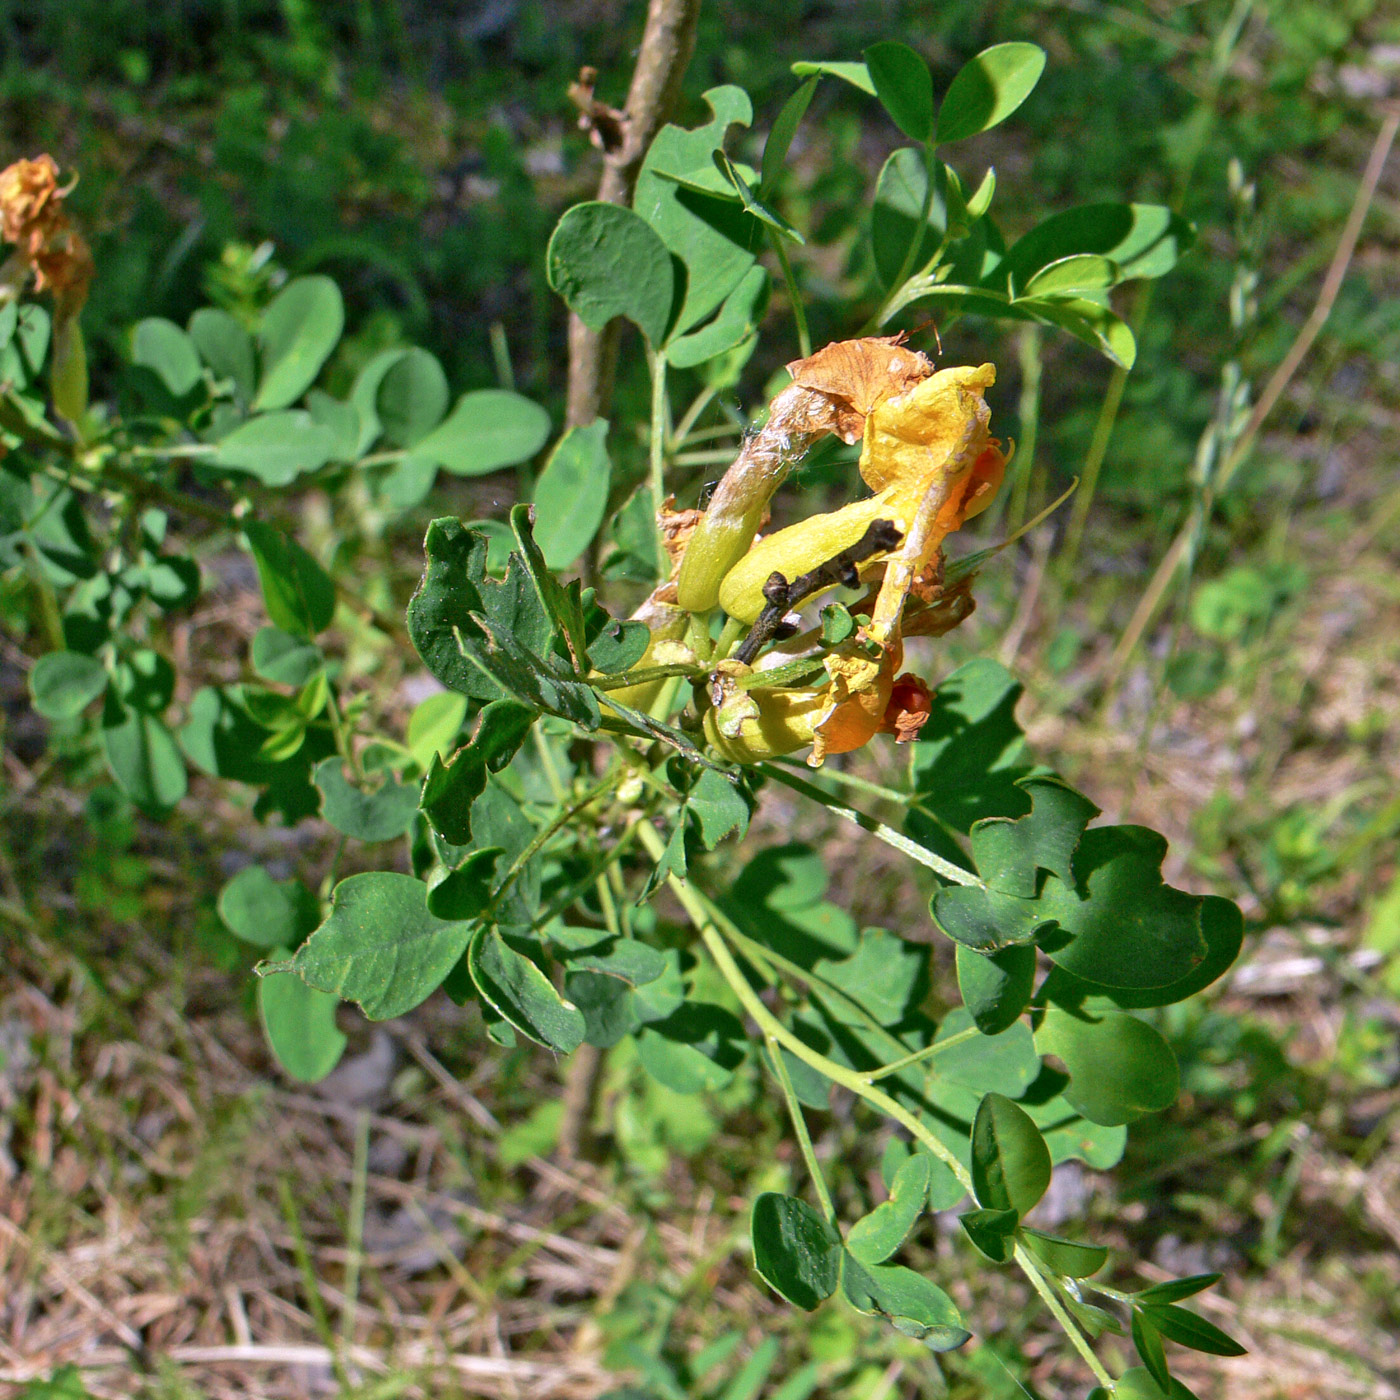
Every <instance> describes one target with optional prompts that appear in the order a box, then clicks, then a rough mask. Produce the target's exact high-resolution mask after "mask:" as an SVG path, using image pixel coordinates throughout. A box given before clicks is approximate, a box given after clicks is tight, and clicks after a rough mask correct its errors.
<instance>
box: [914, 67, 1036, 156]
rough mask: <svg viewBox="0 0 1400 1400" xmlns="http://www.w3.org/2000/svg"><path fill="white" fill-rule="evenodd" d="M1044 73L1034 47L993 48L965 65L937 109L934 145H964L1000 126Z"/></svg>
mask: <svg viewBox="0 0 1400 1400" xmlns="http://www.w3.org/2000/svg"><path fill="white" fill-rule="evenodd" d="M1044 71H1045V50H1044V49H1042V48H1040V47H1039V46H1038V45H1036V44H1021V43H1012V44H994V45H993V46H992V47H991V48H989V49H983V50H982V52H981V53H979V54H978V55H977V57H976V58H974V59H972V60H971V61H970V62H968V63H965V64H964V65H963V66H962V67H961V68H960V69H959V70H958V72H957V74H956V76H955V77H954V78H953V81H952V82H951V83H950V84H949V85H948V91H947V92H946V93H945V94H944V95H943V105H942V106H941V107H939V109H938V142H939V144H940V145H941V144H943V143H944V142H945V141H964V140H966V139H967V138H968V137H969V136H976V135H977V134H978V132H981V131H987V130H988V129H990V128H991V127H994V126H996V125H997V124H998V123H999V122H1004V121H1005V120H1006V119H1007V117H1009V116H1010V115H1011V114H1012V112H1014V111H1015V110H1016V109H1017V108H1018V107H1019V106H1020V105H1021V103H1023V102H1024V101H1025V100H1026V98H1028V97H1029V96H1030V95H1031V91H1032V90H1033V89H1034V87H1035V85H1036V83H1038V82H1039V81H1040V75H1041V73H1043V72H1044Z"/></svg>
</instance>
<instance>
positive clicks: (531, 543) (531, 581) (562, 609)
mask: <svg viewBox="0 0 1400 1400" xmlns="http://www.w3.org/2000/svg"><path fill="white" fill-rule="evenodd" d="M534 523H535V508H534V506H527V505H525V504H524V503H523V502H520V503H517V504H516V505H513V506H512V507H511V508H510V528H511V532H512V533H513V534H514V536H515V543H516V547H517V552H516V553H515V554H514V555H512V556H511V562H512V564H515V563H518V564H519V565H521V566H523V567H524V570H525V574H526V580H525V582H528V585H529V586H530V587H531V588H533V589H534V591H535V596H536V598H538V599H539V604H540V610H541V613H542V614H543V616H544V617H545V618H546V619H547V621H548V623H549V625H550V630H551V632H552V633H555V634H557V635H558V636H560V637H561V638H562V639H563V641H564V644H565V646H566V647H567V649H568V653H569V660H570V662H571V663H572V665H571V669H572V670H573V672H574V674H575V675H577V676H582V675H583V674H584V673H585V672H586V671H587V670H588V627H587V624H586V623H585V621H584V616H583V598H582V588H581V585H579V584H578V583H576V582H575V583H571V584H569V585H568V586H564V585H562V584H560V582H559V580H558V579H557V578H555V576H554V573H553V571H552V570H551V569H550V567H549V565H548V564H547V563H546V562H545V557H544V554H543V553H542V552H541V550H540V547H539V545H538V544H537V543H536V542H535V531H534ZM547 654H548V653H547Z"/></svg>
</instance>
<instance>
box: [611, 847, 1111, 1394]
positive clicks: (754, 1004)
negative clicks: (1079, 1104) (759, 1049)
mask: <svg viewBox="0 0 1400 1400" xmlns="http://www.w3.org/2000/svg"><path fill="white" fill-rule="evenodd" d="M638 833H639V835H640V837H641V841H642V844H643V845H644V846H645V847H646V849H647V854H648V855H650V856H651V858H652V859H653V860H660V859H661V857H662V855H664V854H665V849H666V847H665V843H664V842H663V841H662V840H661V837H660V835H659V834H658V833H657V831H656V829H655V827H653V826H652V825H651V824H650V823H649V822H642V823H641V824H640V825H639V826H638ZM666 883H667V885H668V886H669V887H670V890H671V892H672V894H674V895H675V897H676V899H677V900H678V901H679V902H680V905H681V907H682V908H683V909H684V910H685V912H686V914H687V915H688V916H689V917H690V920H691V922H692V923H693V924H694V925H695V927H696V928H697V929H698V930H699V933H700V940H701V942H702V943H704V945H705V950H706V951H707V952H708V953H709V955H710V958H711V960H712V961H713V962H714V964H715V968H716V970H717V971H718V972H719V974H720V976H721V977H723V978H724V980H725V982H726V983H727V984H728V985H729V989H730V991H731V992H733V993H734V996H735V997H736V998H737V1000H738V1002H739V1004H740V1005H741V1006H742V1007H743V1008H744V1010H745V1011H746V1012H747V1013H748V1015H749V1016H750V1017H751V1018H752V1019H753V1021H754V1022H755V1023H756V1024H757V1026H758V1028H759V1030H760V1031H761V1032H762V1034H763V1038H764V1041H765V1043H766V1044H767V1046H768V1049H769V1053H770V1055H773V1054H774V1051H775V1049H776V1047H778V1046H781V1047H782V1048H783V1049H785V1050H787V1051H788V1052H789V1053H790V1054H791V1055H792V1056H793V1057H794V1058H795V1059H797V1060H800V1061H801V1062H802V1063H803V1064H806V1065H809V1066H810V1067H811V1068H812V1069H814V1070H816V1071H817V1073H818V1074H821V1075H823V1076H825V1077H826V1078H827V1079H830V1080H831V1081H832V1082H833V1083H834V1084H839V1085H841V1086H842V1087H843V1088H845V1089H849V1090H850V1091H851V1093H853V1094H854V1095H855V1096H856V1097H857V1098H859V1099H863V1100H864V1101H865V1102H866V1103H868V1104H869V1105H870V1106H871V1107H872V1108H875V1109H878V1110H879V1111H880V1112H881V1113H883V1114H885V1116H886V1117H888V1118H892V1119H893V1120H894V1121H895V1122H896V1123H898V1124H899V1125H900V1126H901V1127H903V1128H906V1129H907V1130H908V1131H909V1132H910V1133H911V1134H912V1135H913V1136H914V1138H915V1139H917V1141H918V1142H919V1143H920V1144H921V1145H922V1146H923V1147H924V1148H926V1149H927V1150H928V1151H929V1152H930V1153H931V1154H932V1155H933V1156H935V1157H937V1158H938V1160H939V1161H940V1162H942V1163H943V1164H944V1165H945V1166H946V1167H947V1168H948V1169H949V1171H951V1172H952V1173H953V1175H954V1176H955V1177H956V1178H957V1179H958V1181H959V1182H960V1183H961V1185H962V1187H963V1189H964V1190H966V1191H968V1192H969V1193H970V1192H971V1191H972V1175H971V1173H970V1172H969V1171H968V1170H967V1168H966V1167H965V1166H963V1164H962V1162H961V1161H960V1160H959V1159H958V1157H957V1155H956V1154H955V1153H953V1152H952V1151H951V1150H950V1149H949V1148H948V1147H947V1146H945V1145H944V1143H942V1142H941V1141H940V1140H939V1139H938V1138H937V1137H935V1136H934V1134H933V1133H932V1132H931V1131H930V1129H929V1128H927V1127H926V1126H925V1125H924V1123H922V1122H921V1121H920V1120H919V1118H918V1117H917V1116H916V1115H914V1114H913V1113H911V1112H909V1110H908V1109H906V1108H905V1107H904V1106H903V1105H902V1104H900V1103H898V1102H897V1101H896V1100H895V1099H892V1098H891V1097H890V1096H889V1095H888V1094H886V1093H884V1092H883V1091H882V1090H880V1089H877V1088H875V1087H874V1085H872V1084H871V1083H869V1082H868V1077H867V1076H866V1075H863V1074H861V1073H860V1072H859V1071H858V1070H853V1069H848V1068H847V1067H846V1066H845V1065H841V1064H838V1063H837V1062H836V1061H835V1060H830V1059H828V1058H827V1057H826V1056H825V1055H823V1054H821V1053H820V1052H819V1051H816V1050H813V1049H812V1047H811V1046H810V1045H808V1044H806V1042H804V1041H802V1040H800V1039H799V1038H798V1037H797V1036H796V1035H794V1034H793V1033H792V1032H791V1031H790V1030H788V1028H787V1027H786V1026H785V1025H783V1023H782V1022H781V1021H780V1020H778V1018H777V1017H776V1016H775V1015H774V1014H773V1013H772V1012H771V1011H770V1010H769V1009H768V1007H767V1006H765V1005H764V1003H763V1000H762V999H761V998H760V997H759V995H758V993H757V992H755V991H754V989H753V987H752V986H751V985H750V984H749V980H748V978H747V977H745V976H744V971H743V969H742V968H741V967H740V966H739V964H738V963H737V962H736V961H735V959H734V955H733V953H732V952H731V951H730V949H729V945H728V944H727V943H726V942H725V939H724V935H723V934H722V933H721V932H720V924H719V920H718V919H716V917H715V914H716V913H717V912H718V911H716V910H714V908H713V906H712V904H711V902H710V901H709V900H708V899H707V898H706V896H705V895H703V894H702V893H701V892H700V891H699V890H697V889H696V888H695V887H694V886H693V885H691V884H690V883H689V881H687V880H682V879H680V878H679V877H678V876H676V875H668V876H667V877H666ZM945 1043H949V1042H945ZM774 1058H775V1059H777V1057H776V1055H775V1056H774ZM804 1155H805V1152H804ZM809 1165H810V1159H809ZM823 1204H824V1205H825V1204H826V1198H825V1195H824V1196H823ZM1015 1259H1016V1263H1017V1264H1018V1265H1019V1266H1020V1268H1021V1270H1022V1271H1023V1272H1024V1273H1025V1275H1026V1277H1027V1278H1028V1279H1029V1280H1030V1283H1031V1286H1032V1287H1033V1288H1034V1289H1035V1291H1036V1292H1037V1293H1039V1294H1040V1296H1041V1299H1042V1300H1043V1301H1044V1303H1045V1305H1046V1307H1047V1308H1049V1310H1050V1313H1051V1315H1052V1316H1053V1317H1054V1318H1055V1320H1056V1321H1057V1322H1058V1323H1059V1324H1060V1326H1061V1327H1062V1328H1063V1329H1064V1332H1065V1335H1066V1336H1067V1337H1068V1338H1069V1340H1070V1344H1071V1345H1072V1346H1073V1347H1074V1349H1075V1350H1076V1351H1077V1352H1078V1353H1079V1354H1080V1356H1081V1357H1083V1359H1084V1364H1085V1365H1086V1366H1088V1368H1089V1370H1090V1371H1091V1372H1092V1373H1093V1375H1094V1378H1095V1379H1096V1380H1097V1381H1098V1382H1099V1384H1100V1385H1102V1386H1104V1387H1105V1388H1106V1389H1107V1390H1109V1391H1110V1392H1112V1390H1113V1388H1114V1383H1113V1377H1112V1376H1110V1375H1109V1373H1108V1372H1107V1371H1106V1370H1105V1369H1104V1366H1103V1363H1102V1362H1101V1361H1100V1360H1099V1359H1098V1357H1097V1356H1095V1355H1094V1351H1093V1348H1092V1347H1091V1346H1090V1345H1089V1343H1088V1341H1087V1339H1086V1338H1085V1337H1084V1334H1083V1333H1082V1332H1081V1331H1080V1330H1079V1326H1078V1324H1077V1323H1076V1322H1075V1320H1074V1318H1073V1317H1071V1316H1070V1314H1069V1312H1068V1311H1067V1310H1066V1309H1065V1307H1064V1305H1063V1303H1061V1302H1060V1300H1059V1298H1058V1297H1056V1295H1055V1292H1054V1290H1053V1289H1052V1288H1051V1287H1050V1285H1049V1284H1048V1283H1047V1282H1046V1280H1045V1277H1044V1275H1043V1274H1042V1273H1041V1272H1040V1269H1039V1267H1038V1266H1037V1264H1036V1262H1035V1260H1034V1259H1033V1258H1032V1257H1031V1255H1030V1254H1029V1252H1028V1251H1027V1250H1026V1249H1025V1247H1024V1246H1022V1245H1019V1244H1018V1245H1017V1246H1016V1249H1015Z"/></svg>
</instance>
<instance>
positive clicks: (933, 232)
mask: <svg viewBox="0 0 1400 1400" xmlns="http://www.w3.org/2000/svg"><path fill="white" fill-rule="evenodd" d="M927 191H928V166H927V163H926V161H925V156H924V152H923V151H921V150H920V149H919V148H918V147H917V146H901V147H900V148H899V150H897V151H895V152H894V153H893V154H892V155H891V156H890V157H889V159H888V160H887V161H886V162H885V163H884V165H883V166H882V167H881V170H880V175H879V178H878V179H877V180H876V182H875V201H874V204H873V206H872V208H871V211H870V244H871V249H872V251H873V252H874V254H875V270H876V272H877V273H878V274H879V277H880V282H881V284H882V285H883V286H886V287H889V286H891V285H892V284H893V282H894V279H895V278H896V277H897V276H898V275H899V272H900V269H901V268H902V267H903V266H904V258H905V255H906V254H907V253H908V251H909V245H910V244H911V243H913V242H914V240H915V238H918V240H919V251H918V252H917V253H916V254H915V256H914V260H913V263H912V264H911V266H912V267H913V268H915V269H917V268H920V267H922V266H923V265H924V264H925V263H927V262H928V260H929V259H930V258H931V257H932V256H933V254H934V251H935V250H936V248H937V246H938V243H939V241H940V239H941V238H942V237H943V233H944V230H945V229H946V228H947V213H946V210H945V207H944V203H943V199H942V196H941V193H940V192H939V190H938V189H937V187H935V189H934V196H933V198H932V199H931V200H930V201H929V207H928V212H927V214H925V213H924V199H925V197H926V194H927Z"/></svg>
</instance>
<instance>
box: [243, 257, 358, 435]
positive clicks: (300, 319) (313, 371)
mask: <svg viewBox="0 0 1400 1400" xmlns="http://www.w3.org/2000/svg"><path fill="white" fill-rule="evenodd" d="M344 328H345V303H344V302H343V300H342V299H341V295H340V288H339V287H337V286H336V285H335V283H334V282H332V281H331V279H330V278H329V277H322V276H315V277H297V278H294V279H293V280H292V281H290V282H288V283H287V285H286V286H285V287H283V288H282V290H281V291H280V292H278V294H277V295H276V296H275V297H274V298H273V300H272V303H271V305H270V306H269V307H268V308H267V310H266V311H265V312H264V313H263V319H262V324H261V326H259V327H258V348H259V350H260V352H261V361H262V377H261V379H260V380H259V382H258V392H257V395H256V397H255V398H254V399H253V408H254V409H258V410H261V409H270V408H286V407H287V406H288V405H289V404H293V403H295V402H296V401H297V400H298V399H299V398H300V397H301V396H302V395H303V394H304V393H305V392H306V391H307V390H308V389H309V388H310V387H311V385H312V384H313V383H314V382H315V379H316V376H317V375H318V374H319V373H320V372H321V366H322V365H323V364H325V362H326V361H327V360H328V359H329V358H330V354H331V351H332V350H334V349H335V346H336V342H337V341H338V340H339V339H340V333H341V331H342V330H343V329H344Z"/></svg>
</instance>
